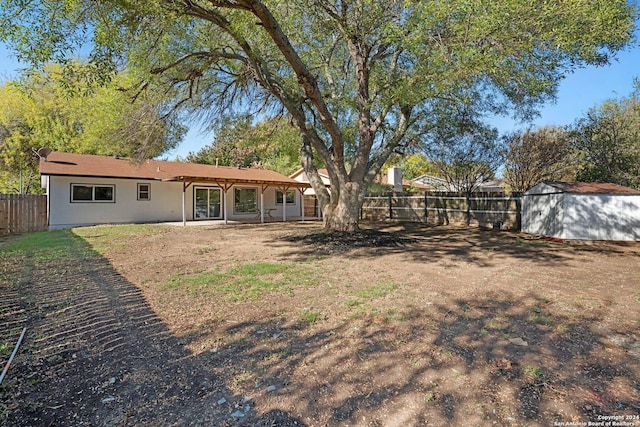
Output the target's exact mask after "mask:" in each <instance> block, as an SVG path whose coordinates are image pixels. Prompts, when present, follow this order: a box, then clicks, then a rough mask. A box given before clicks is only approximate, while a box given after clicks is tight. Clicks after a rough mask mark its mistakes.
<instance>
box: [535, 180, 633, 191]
mask: <svg viewBox="0 0 640 427" xmlns="http://www.w3.org/2000/svg"><path fill="white" fill-rule="evenodd" d="M545 184H547V185H550V186H551V187H554V188H557V189H558V190H561V191H564V192H565V193H574V194H640V191H638V190H634V189H633V188H628V187H622V186H620V185H616V184H609V183H601V182H557V181H545Z"/></svg>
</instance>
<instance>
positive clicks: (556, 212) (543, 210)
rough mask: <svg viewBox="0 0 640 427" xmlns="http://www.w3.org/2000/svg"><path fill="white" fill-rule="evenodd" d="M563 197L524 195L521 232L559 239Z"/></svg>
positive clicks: (557, 195)
mask: <svg viewBox="0 0 640 427" xmlns="http://www.w3.org/2000/svg"><path fill="white" fill-rule="evenodd" d="M534 188H535V187H534ZM564 196H565V195H564V194H561V193H555V194H553V193H548V194H542V193H535V192H533V194H527V193H525V194H524V195H523V197H522V231H524V232H525V233H530V234H541V235H543V236H549V237H558V238H561V236H562V232H563V217H564Z"/></svg>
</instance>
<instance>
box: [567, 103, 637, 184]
mask: <svg viewBox="0 0 640 427" xmlns="http://www.w3.org/2000/svg"><path fill="white" fill-rule="evenodd" d="M573 136H574V138H575V139H574V143H575V147H576V149H577V150H578V153H579V159H580V168H579V170H578V172H577V179H578V180H579V181H587V182H610V183H614V184H619V185H623V186H627V187H632V188H636V189H640V99H639V92H634V93H633V94H632V95H631V96H630V97H628V98H621V99H618V100H609V101H605V102H603V103H602V104H601V105H599V106H597V107H594V108H592V109H591V110H589V112H588V113H587V114H586V116H585V117H584V118H582V119H580V120H578V122H577V123H576V124H575V127H574V132H573Z"/></svg>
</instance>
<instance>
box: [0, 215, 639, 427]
mask: <svg viewBox="0 0 640 427" xmlns="http://www.w3.org/2000/svg"><path fill="white" fill-rule="evenodd" d="M363 228H364V231H363V233H361V234H359V235H358V236H356V237H352V236H348V235H342V234H336V233H325V232H322V230H321V229H320V225H319V224H317V223H304V224H301V223H297V224H293V223H290V224H286V225H283V224H268V225H243V226H227V227H224V226H222V227H188V228H186V229H183V228H181V227H169V226H162V225H146V226H117V227H92V228H81V229H76V230H73V231H61V232H50V233H38V234H34V235H28V236H18V237H10V238H2V239H0V291H1V294H2V298H1V301H0V361H1V362H2V364H3V365H4V363H6V360H7V359H8V357H9V355H10V353H11V351H12V350H13V347H14V345H15V342H16V341H17V338H18V336H19V334H20V331H21V330H22V328H23V327H26V328H27V333H26V335H25V339H24V341H23V343H22V345H21V347H20V349H19V351H18V354H17V356H16V358H15V360H14V362H13V364H12V365H11V368H10V370H9V372H8V375H7V377H6V378H5V380H4V382H3V383H2V385H1V386H0V424H3V425H7V426H67V425H73V426H237V425H240V426H423V425H434V426H449V425H459V426H481V425H499V426H502V425H504V426H553V425H568V423H571V422H573V423H584V424H583V425H587V424H586V423H588V422H592V423H595V422H600V421H606V420H609V421H610V420H616V421H617V422H627V423H629V424H626V425H629V426H638V427H640V245H638V244H620V245H616V244H571V243H559V242H549V241H545V240H540V239H530V238H527V237H526V236H524V235H520V234H517V233H508V232H493V231H483V230H478V229H464V228H454V227H439V228H435V227H422V226H419V225H403V224H386V225H376V226H374V225H372V224H363ZM611 417H617V418H615V419H614V418H611ZM574 425H578V424H574ZM603 425H604V424H603ZM619 425H625V424H619Z"/></svg>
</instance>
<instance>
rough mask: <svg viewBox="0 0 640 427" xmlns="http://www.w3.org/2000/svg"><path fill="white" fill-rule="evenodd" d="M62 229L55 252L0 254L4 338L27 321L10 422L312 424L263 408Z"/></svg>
mask: <svg viewBox="0 0 640 427" xmlns="http://www.w3.org/2000/svg"><path fill="white" fill-rule="evenodd" d="M58 236H59V239H60V240H61V246H66V247H63V248H56V250H57V251H58V252H56V253H55V254H54V253H49V254H47V253H45V252H46V251H35V252H33V253H31V254H25V253H18V254H13V255H9V256H6V257H5V256H3V257H0V264H1V267H2V268H0V271H1V272H2V274H1V275H0V289H1V290H2V294H3V296H4V297H3V301H2V303H1V305H0V308H2V310H0V331H1V334H2V335H0V343H1V342H14V343H15V340H14V337H15V327H14V326H15V325H16V324H19V326H20V327H22V326H25V327H27V333H26V335H25V339H24V341H23V343H22V345H21V348H20V349H19V353H18V356H17V357H16V358H15V360H14V363H13V364H12V366H11V369H10V372H9V374H8V376H7V377H6V379H5V381H4V382H3V384H2V387H1V388H0V396H1V399H0V402H2V403H1V404H0V409H1V412H0V424H1V425H7V426H35V425H42V426H53V425H59V426H62V425H94V426H169V425H171V426H191V425H216V426H225V425H256V426H260V425H265V426H266V425H269V426H271V425H304V423H303V422H301V420H299V419H297V418H295V417H291V416H289V415H288V414H287V413H285V412H283V411H278V412H272V413H264V414H263V415H262V416H259V415H258V414H257V413H256V411H255V408H254V407H253V402H251V401H250V400H247V399H246V398H245V396H241V395H238V394H236V393H234V392H232V391H231V390H230V389H229V388H228V387H227V386H226V384H225V382H224V378H223V377H222V376H221V375H219V374H218V373H216V372H214V371H213V370H212V369H211V367H210V366H208V365H207V364H203V363H201V361H200V360H199V359H198V358H196V357H194V356H193V354H192V353H191V352H190V351H188V350H187V349H186V348H185V344H186V342H184V341H183V340H181V339H180V338H179V337H176V336H173V335H172V334H171V332H170V331H169V330H168V328H167V327H166V325H165V324H164V323H163V322H162V321H161V320H160V318H159V317H158V316H157V315H156V314H155V313H154V312H153V311H152V310H151V309H150V307H149V305H148V304H147V302H146V301H145V299H144V297H143V296H142V294H141V292H140V290H139V289H138V288H137V287H136V286H134V285H133V284H131V283H129V282H128V281H127V280H126V279H125V278H124V277H123V276H121V275H120V274H119V273H118V272H116V271H115V270H114V269H113V267H112V266H111V265H110V264H109V262H108V261H107V260H105V259H104V258H103V257H101V256H100V255H98V254H97V253H95V252H93V251H92V250H91V249H90V247H89V246H88V245H87V244H86V243H85V242H84V240H82V239H80V238H78V237H76V236H73V235H72V234H71V233H70V232H58ZM9 308H10V309H9ZM234 413H236V416H234V415H233V414H234ZM274 423H275V424H274ZM296 423H297V424H296Z"/></svg>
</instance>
